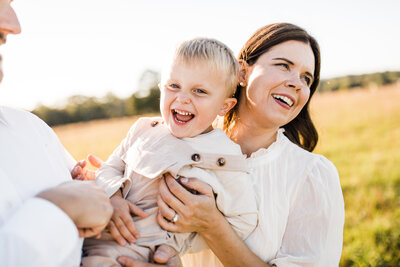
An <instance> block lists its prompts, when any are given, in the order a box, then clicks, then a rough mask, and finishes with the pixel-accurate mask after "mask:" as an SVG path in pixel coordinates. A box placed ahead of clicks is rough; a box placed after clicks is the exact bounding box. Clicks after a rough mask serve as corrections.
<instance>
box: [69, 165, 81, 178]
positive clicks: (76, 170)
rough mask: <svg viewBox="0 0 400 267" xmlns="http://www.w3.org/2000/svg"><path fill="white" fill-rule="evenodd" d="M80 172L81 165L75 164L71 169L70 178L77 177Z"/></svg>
mask: <svg viewBox="0 0 400 267" xmlns="http://www.w3.org/2000/svg"><path fill="white" fill-rule="evenodd" d="M81 173H82V167H81V166H80V165H78V164H76V165H75V166H74V168H73V169H72V171H71V176H72V179H76V178H77V177H78V175H80V174H81Z"/></svg>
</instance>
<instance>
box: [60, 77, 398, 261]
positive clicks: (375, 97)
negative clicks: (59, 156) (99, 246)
mask: <svg viewBox="0 0 400 267" xmlns="http://www.w3.org/2000/svg"><path fill="white" fill-rule="evenodd" d="M313 101H314V103H313V105H312V115H313V118H314V120H315V123H316V125H317V128H318V131H319V133H320V141H319V144H318V147H317V149H316V153H320V154H323V155H325V156H326V157H328V158H329V159H330V160H331V161H332V162H333V163H334V164H335V165H336V167H337V168H338V171H339V174H340V178H341V184H342V188H343V194H344V198H345V205H346V223H345V230H344V247H343V254H342V259H341V263H340V266H400V84H397V85H392V86H388V87H385V88H379V89H377V90H376V89H375V90H352V91H345V92H336V93H324V94H320V95H316V96H315V99H314V100H313ZM135 119H136V118H134V117H130V118H122V119H113V120H104V121H94V122H89V123H78V124H71V125H65V126H60V127H56V128H55V131H56V133H57V134H58V135H59V137H60V139H61V141H62V142H63V144H64V145H65V147H66V148H67V149H68V150H69V151H70V152H71V153H72V154H73V156H74V157H75V158H76V159H83V158H85V157H86V155H87V154H88V153H94V154H96V155H98V156H100V157H101V158H103V159H106V158H107V157H108V155H109V154H110V153H111V152H112V151H113V150H114V148H115V147H116V146H117V145H118V144H119V142H120V141H121V140H122V138H123V137H124V136H125V134H126V132H127V131H128V129H129V127H130V126H131V124H132V123H133V122H134V121H135Z"/></svg>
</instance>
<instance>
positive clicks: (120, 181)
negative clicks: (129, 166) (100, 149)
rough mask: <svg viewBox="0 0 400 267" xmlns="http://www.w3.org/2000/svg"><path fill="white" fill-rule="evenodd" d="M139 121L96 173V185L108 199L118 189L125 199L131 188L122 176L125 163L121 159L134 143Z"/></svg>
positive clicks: (128, 181)
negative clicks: (121, 191)
mask: <svg viewBox="0 0 400 267" xmlns="http://www.w3.org/2000/svg"><path fill="white" fill-rule="evenodd" d="M140 120H141V119H139V120H138V121H137V122H135V124H133V126H132V127H131V129H130V130H129V132H128V134H127V135H126V137H125V138H124V140H122V142H121V144H120V145H119V146H118V147H117V148H116V149H115V150H114V152H113V153H112V154H111V155H110V157H109V158H108V159H107V161H106V162H105V163H104V164H103V166H101V168H100V169H99V170H98V171H97V173H96V183H97V184H98V185H99V186H100V187H101V188H103V189H104V190H105V191H106V193H107V196H108V197H111V196H112V195H114V194H115V192H117V191H118V190H119V189H120V188H122V190H123V196H124V197H125V196H126V195H127V194H128V192H129V190H130V188H131V180H130V179H129V177H127V176H125V175H124V174H125V167H126V163H125V161H124V160H123V158H124V155H125V154H126V153H127V151H128V149H129V147H130V146H131V144H132V143H133V142H134V139H135V132H136V129H137V128H138V124H140Z"/></svg>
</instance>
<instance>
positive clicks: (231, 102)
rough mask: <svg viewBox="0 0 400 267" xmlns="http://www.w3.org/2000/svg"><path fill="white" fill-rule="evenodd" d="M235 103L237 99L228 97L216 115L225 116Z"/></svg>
mask: <svg viewBox="0 0 400 267" xmlns="http://www.w3.org/2000/svg"><path fill="white" fill-rule="evenodd" d="M236 103H237V99H236V98H234V97H230V98H227V99H225V101H224V104H223V105H222V108H221V109H220V111H219V112H218V115H220V116H225V114H226V113H228V111H229V110H231V109H232V108H233V107H234V106H235V105H236Z"/></svg>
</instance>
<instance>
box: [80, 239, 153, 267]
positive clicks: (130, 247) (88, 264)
mask: <svg viewBox="0 0 400 267" xmlns="http://www.w3.org/2000/svg"><path fill="white" fill-rule="evenodd" d="M119 256H128V257H131V258H134V259H139V260H142V261H148V260H149V256H150V249H149V248H147V247H142V246H137V245H135V244H127V245H125V246H120V245H119V244H118V243H117V242H115V241H114V240H104V239H103V240H99V239H95V238H88V239H85V242H84V245H83V257H82V266H84V267H92V266H95V267H110V266H113V265H119V263H118V262H117V258H118V257H119Z"/></svg>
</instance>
